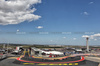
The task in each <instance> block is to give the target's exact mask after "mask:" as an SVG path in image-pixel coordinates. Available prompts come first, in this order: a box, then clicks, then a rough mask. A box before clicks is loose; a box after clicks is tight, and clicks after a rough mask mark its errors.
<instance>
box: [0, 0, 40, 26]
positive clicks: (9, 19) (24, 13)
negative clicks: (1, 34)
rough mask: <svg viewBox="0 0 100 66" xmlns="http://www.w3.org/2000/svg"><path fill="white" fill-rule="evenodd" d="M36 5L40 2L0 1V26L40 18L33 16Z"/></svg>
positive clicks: (26, 0) (36, 0)
mask: <svg viewBox="0 0 100 66" xmlns="http://www.w3.org/2000/svg"><path fill="white" fill-rule="evenodd" d="M38 3H41V0H0V24H1V25H8V24H19V23H21V22H23V21H29V22H30V21H33V20H37V19H39V18H41V16H39V15H35V14H34V11H36V8H35V7H34V4H38Z"/></svg>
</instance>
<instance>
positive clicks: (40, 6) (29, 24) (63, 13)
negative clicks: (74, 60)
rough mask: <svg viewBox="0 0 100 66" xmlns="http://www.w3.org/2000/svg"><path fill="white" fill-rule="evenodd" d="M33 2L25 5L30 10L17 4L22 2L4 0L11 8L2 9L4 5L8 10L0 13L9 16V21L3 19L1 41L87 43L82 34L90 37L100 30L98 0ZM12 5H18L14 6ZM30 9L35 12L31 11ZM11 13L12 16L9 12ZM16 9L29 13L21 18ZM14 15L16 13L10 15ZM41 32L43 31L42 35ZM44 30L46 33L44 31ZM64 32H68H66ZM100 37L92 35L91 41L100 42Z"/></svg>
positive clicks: (91, 43)
mask: <svg viewBox="0 0 100 66" xmlns="http://www.w3.org/2000/svg"><path fill="white" fill-rule="evenodd" d="M2 1H3V0H2ZM2 1H1V3H2ZM16 1H17V0H16ZM33 1H34V2H32V0H29V2H30V3H28V4H26V5H30V7H28V6H26V7H28V9H27V8H26V10H24V8H22V9H21V8H19V7H18V6H19V5H20V4H19V5H18V6H16V4H15V6H13V5H12V6H11V5H9V4H7V2H9V0H8V1H5V0H4V2H5V5H8V8H9V9H7V8H5V7H4V5H2V6H1V7H0V8H1V9H0V11H2V10H3V8H4V9H5V10H6V11H7V12H6V11H5V12H4V13H3V15H2V12H0V14H1V17H2V18H3V17H4V15H6V16H5V17H7V18H6V19H5V20H6V21H7V22H6V21H4V20H3V19H0V21H1V23H0V32H1V34H0V40H1V41H0V43H19V44H20V43H21V44H60V45H61V44H63V45H85V44H86V43H85V42H86V40H85V37H82V36H83V35H89V36H91V35H94V34H98V33H99V32H100V31H99V28H100V26H99V24H100V1H99V0H33ZM23 2H24V1H21V2H20V3H23ZM25 2H27V1H25ZM11 3H12V2H11ZM24 6H25V5H24ZM10 7H15V9H13V8H12V9H11V8H10ZM17 8H19V9H20V10H18V9H17ZM9 10H11V11H9ZM27 10H28V11H27ZM31 10H32V12H30V11H31ZM9 12H10V16H8V15H9V14H6V13H9ZM13 12H14V13H13ZM15 12H16V13H17V14H20V12H23V13H24V14H26V12H28V16H27V14H26V15H23V14H22V13H21V17H20V16H19V15H16V14H15ZM12 14H13V16H11V15H12ZM8 17H9V18H10V19H8ZM11 17H12V18H11ZM13 17H14V18H13ZM32 32H33V33H32ZM34 32H35V33H34ZM36 32H37V33H36ZM39 32H40V33H39ZM41 32H44V33H42V34H41ZM45 32H47V33H46V34H45ZM56 32H58V33H56ZM65 32H66V33H67V34H63V33H65ZM99 40H100V38H99V36H98V37H97V36H96V37H94V38H92V39H91V38H90V40H89V44H90V45H99V43H100V41H99Z"/></svg>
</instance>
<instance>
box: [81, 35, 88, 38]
mask: <svg viewBox="0 0 100 66" xmlns="http://www.w3.org/2000/svg"><path fill="white" fill-rule="evenodd" d="M82 37H84V38H86V37H90V36H88V35H83V36H82Z"/></svg>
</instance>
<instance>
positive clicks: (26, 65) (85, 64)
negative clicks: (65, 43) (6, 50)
mask: <svg viewBox="0 0 100 66" xmlns="http://www.w3.org/2000/svg"><path fill="white" fill-rule="evenodd" d="M21 59H22V60H27V61H37V62H43V63H30V62H22V61H19V60H15V59H3V60H1V61H0V66H98V64H99V63H97V62H92V61H87V60H84V61H81V62H77V63H76V62H75V63H64V64H63V63H60V62H65V61H66V62H68V61H76V60H79V59H80V56H78V57H75V58H71V57H70V58H67V59H64V60H56V61H55V60H42V59H36V58H32V57H29V54H28V53H25V55H24V57H22V58H21ZM45 62H51V63H49V64H45ZM53 62H58V63H57V64H55V63H53Z"/></svg>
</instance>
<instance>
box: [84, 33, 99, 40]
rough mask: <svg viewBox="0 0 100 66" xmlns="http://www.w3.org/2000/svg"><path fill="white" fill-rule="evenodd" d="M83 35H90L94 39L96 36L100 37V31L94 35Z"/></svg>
mask: <svg viewBox="0 0 100 66" xmlns="http://www.w3.org/2000/svg"><path fill="white" fill-rule="evenodd" d="M82 37H84V38H86V37H89V38H90V39H94V38H95V37H100V33H97V34H94V35H90V36H88V35H83V36H82Z"/></svg>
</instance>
